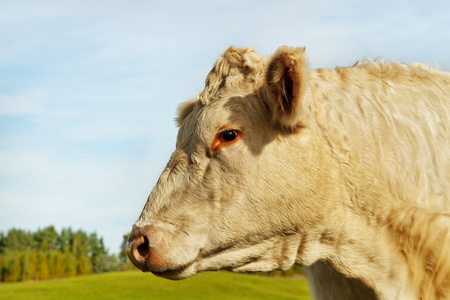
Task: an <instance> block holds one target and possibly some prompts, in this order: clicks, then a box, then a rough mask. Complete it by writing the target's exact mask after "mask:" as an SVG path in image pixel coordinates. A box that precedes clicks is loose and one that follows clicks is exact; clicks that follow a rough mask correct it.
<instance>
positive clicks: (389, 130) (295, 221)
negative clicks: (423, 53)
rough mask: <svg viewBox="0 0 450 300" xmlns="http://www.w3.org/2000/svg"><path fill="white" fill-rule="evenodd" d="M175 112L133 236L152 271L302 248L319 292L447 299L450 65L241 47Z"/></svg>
mask: <svg viewBox="0 0 450 300" xmlns="http://www.w3.org/2000/svg"><path fill="white" fill-rule="evenodd" d="M177 122H178V124H179V126H180V129H179V134H178V138H177V144H176V150H175V152H174V153H173V155H172V158H171V160H170V161H169V163H168V165H167V167H166V169H165V170H164V172H163V173H162V175H161V178H160V179H159V181H158V183H157V185H156V186H155V188H154V189H153V191H152V193H151V194H150V196H149V199H148V201H147V203H146V205H145V207H144V209H143V211H142V214H141V216H140V218H139V220H138V221H137V222H136V224H135V225H134V227H133V231H132V233H131V235H130V239H129V241H130V246H129V249H128V253H129V256H130V258H131V259H132V261H133V262H134V263H135V264H136V265H137V266H138V267H139V268H140V269H142V270H143V271H151V272H153V273H155V274H156V275H159V276H162V277H166V278H171V279H182V278H185V277H188V276H191V275H193V274H195V273H197V272H201V271H207V270H218V269H222V268H227V269H230V270H234V271H268V270H273V269H278V268H280V269H287V268H289V267H291V266H292V264H293V263H298V264H300V265H303V266H306V267H307V270H308V277H309V279H310V281H311V285H312V291H313V295H314V297H315V299H447V298H450V288H449V280H450V279H449V278H450V277H449V276H450V262H449V261H450V259H449V256H450V248H449V247H450V233H449V228H450V223H449V217H448V215H447V213H446V212H448V211H450V129H449V126H450V74H449V73H445V72H441V71H438V70H434V69H430V68H428V67H426V66H424V65H421V64H414V65H412V66H406V65H402V64H397V63H385V62H381V63H375V62H370V61H368V62H363V63H361V64H357V65H355V66H353V67H348V68H336V69H330V70H322V69H318V70H310V69H309V67H308V64H307V59H306V56H305V49H304V48H301V49H299V48H290V47H282V48H280V49H279V50H278V51H277V52H276V53H275V54H274V55H273V56H271V57H261V56H259V55H258V54H257V53H256V52H254V51H253V50H252V49H240V48H234V47H231V48H229V49H228V50H227V51H226V52H225V53H224V55H223V56H222V57H221V58H220V59H219V60H218V61H217V63H216V65H215V66H214V68H213V69H212V70H211V72H210V73H209V75H208V76H207V78H206V86H205V89H204V90H203V92H202V93H200V94H199V95H198V96H197V98H196V99H195V100H192V101H190V102H187V103H185V104H182V105H181V106H180V108H179V115H178V118H177ZM224 133H227V135H225V134H224ZM230 136H232V137H233V138H229V137H230Z"/></svg>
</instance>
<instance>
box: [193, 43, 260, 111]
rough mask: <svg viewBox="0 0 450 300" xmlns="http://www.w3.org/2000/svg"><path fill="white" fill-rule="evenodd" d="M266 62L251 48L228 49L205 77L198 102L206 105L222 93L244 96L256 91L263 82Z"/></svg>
mask: <svg viewBox="0 0 450 300" xmlns="http://www.w3.org/2000/svg"><path fill="white" fill-rule="evenodd" d="M267 61H268V60H267V58H263V57H261V56H260V55H259V54H257V53H256V52H255V51H254V50H253V49H251V48H246V49H239V48H235V47H230V48H229V49H228V50H227V51H226V52H225V53H224V55H223V56H222V57H221V58H219V59H218V60H217V62H216V64H215V65H214V67H213V68H212V70H211V71H210V72H209V74H208V76H207V77H206V80H205V89H204V90H203V91H202V93H201V94H200V95H199V101H200V102H201V103H202V104H203V105H207V104H208V103H209V102H210V101H212V100H214V99H216V98H218V97H220V96H223V95H222V94H223V93H230V92H231V91H232V92H235V93H240V94H245V93H246V92H247V93H248V92H251V91H252V90H255V89H257V88H258V87H260V86H261V84H262V82H263V80H264V76H265V66H266V64H267ZM230 90H231V91H230Z"/></svg>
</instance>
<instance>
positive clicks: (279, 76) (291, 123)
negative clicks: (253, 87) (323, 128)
mask: <svg viewBox="0 0 450 300" xmlns="http://www.w3.org/2000/svg"><path fill="white" fill-rule="evenodd" d="M307 78H308V63H307V59H306V55H305V48H292V47H281V48H279V49H278V50H277V52H275V54H274V55H273V56H272V58H271V59H270V62H269V64H268V68H267V72H266V84H267V88H268V99H267V100H268V104H269V107H270V108H271V110H272V121H273V122H274V123H277V124H279V125H281V126H282V127H283V128H284V129H288V130H295V129H296V128H298V127H299V126H302V125H305V124H302V123H304V122H307V120H306V119H307V118H306V119H305V115H304V113H303V110H304V109H306V110H308V109H307V107H306V104H307V103H304V102H303V98H304V97H303V96H304V94H305V89H306V83H307Z"/></svg>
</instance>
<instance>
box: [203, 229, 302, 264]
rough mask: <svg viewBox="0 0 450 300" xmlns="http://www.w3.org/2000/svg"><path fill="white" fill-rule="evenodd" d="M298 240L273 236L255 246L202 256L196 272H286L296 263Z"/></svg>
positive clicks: (291, 237) (295, 236)
mask: <svg viewBox="0 0 450 300" xmlns="http://www.w3.org/2000/svg"><path fill="white" fill-rule="evenodd" d="M299 245H300V238H299V236H298V235H296V234H292V235H285V236H273V237H270V238H268V239H265V240H263V241H261V242H259V243H257V244H250V245H247V246H243V245H239V246H233V247H231V248H229V249H227V250H222V251H220V252H217V253H213V254H210V255H206V256H204V257H203V258H202V259H201V260H199V263H198V271H209V270H219V269H222V268H225V269H229V270H231V271H233V272H268V271H272V270H275V269H282V270H287V269H289V268H290V267H291V266H292V265H293V264H294V262H295V258H296V256H297V251H298V248H299Z"/></svg>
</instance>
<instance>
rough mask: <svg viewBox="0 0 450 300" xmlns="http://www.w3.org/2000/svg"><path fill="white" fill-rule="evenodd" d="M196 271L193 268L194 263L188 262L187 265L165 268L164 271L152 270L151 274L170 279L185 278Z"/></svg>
mask: <svg viewBox="0 0 450 300" xmlns="http://www.w3.org/2000/svg"><path fill="white" fill-rule="evenodd" d="M196 273H197V270H196V269H195V264H194V263H191V264H188V265H187V266H183V267H180V268H177V269H174V270H167V271H164V272H152V274H153V275H156V276H158V277H162V278H165V279H170V280H181V279H185V278H188V277H191V276H193V275H195V274H196Z"/></svg>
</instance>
